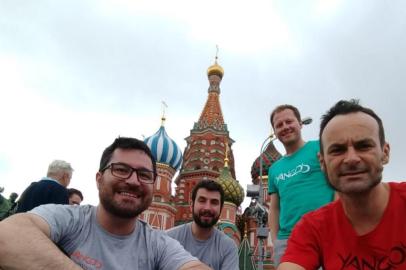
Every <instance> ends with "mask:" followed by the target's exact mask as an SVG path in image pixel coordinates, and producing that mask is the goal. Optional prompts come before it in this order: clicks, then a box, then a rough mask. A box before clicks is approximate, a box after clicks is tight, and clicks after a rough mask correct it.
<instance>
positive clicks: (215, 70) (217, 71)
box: [207, 57, 224, 78]
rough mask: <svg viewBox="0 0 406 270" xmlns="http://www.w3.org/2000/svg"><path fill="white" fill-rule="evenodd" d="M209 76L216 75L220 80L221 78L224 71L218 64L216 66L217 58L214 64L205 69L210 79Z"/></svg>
mask: <svg viewBox="0 0 406 270" xmlns="http://www.w3.org/2000/svg"><path fill="white" fill-rule="evenodd" d="M211 75H217V76H219V77H220V78H223V75H224V69H223V68H222V67H221V66H220V65H219V64H217V57H216V61H215V62H214V64H213V65H211V66H210V67H209V68H208V69H207V76H208V77H210V76H211Z"/></svg>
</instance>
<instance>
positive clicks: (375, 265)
mask: <svg viewBox="0 0 406 270" xmlns="http://www.w3.org/2000/svg"><path fill="white" fill-rule="evenodd" d="M338 257H339V258H340V261H341V268H340V269H341V270H343V269H356V270H396V269H405V266H406V263H405V262H406V246H405V245H404V244H403V243H400V244H399V245H398V246H394V247H392V248H391V249H390V250H389V253H388V254H387V255H385V256H382V257H376V256H371V257H370V258H363V257H359V256H354V255H352V254H351V253H350V254H348V255H347V256H342V255H341V254H338Z"/></svg>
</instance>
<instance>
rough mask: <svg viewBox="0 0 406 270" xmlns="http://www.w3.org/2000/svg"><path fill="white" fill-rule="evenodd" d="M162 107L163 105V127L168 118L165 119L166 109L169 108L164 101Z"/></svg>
mask: <svg viewBox="0 0 406 270" xmlns="http://www.w3.org/2000/svg"><path fill="white" fill-rule="evenodd" d="M161 105H162V106H161V108H162V117H161V126H164V124H165V120H166V118H165V109H166V108H168V105H166V103H165V101H163V100H162V103H161Z"/></svg>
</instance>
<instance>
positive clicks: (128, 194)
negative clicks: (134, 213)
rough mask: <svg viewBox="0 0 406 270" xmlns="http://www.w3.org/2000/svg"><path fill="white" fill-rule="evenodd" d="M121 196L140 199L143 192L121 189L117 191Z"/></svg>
mask: <svg viewBox="0 0 406 270" xmlns="http://www.w3.org/2000/svg"><path fill="white" fill-rule="evenodd" d="M117 193H118V194H119V195H120V196H123V197H125V198H134V199H138V198H140V197H141V194H139V193H134V192H129V191H119V192H117Z"/></svg>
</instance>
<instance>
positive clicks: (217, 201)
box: [211, 200, 220, 205]
mask: <svg viewBox="0 0 406 270" xmlns="http://www.w3.org/2000/svg"><path fill="white" fill-rule="evenodd" d="M211 204H212V205H219V204H220V201H219V200H212V201H211Z"/></svg>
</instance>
